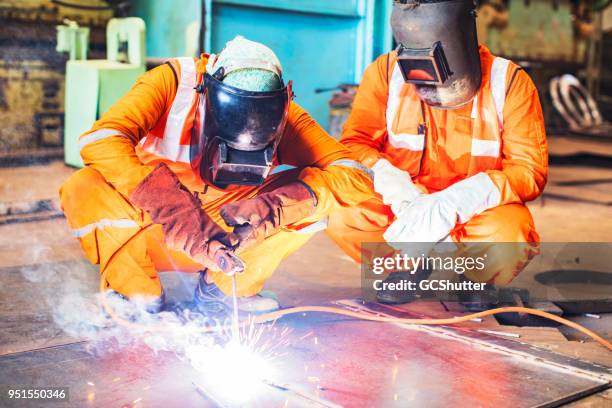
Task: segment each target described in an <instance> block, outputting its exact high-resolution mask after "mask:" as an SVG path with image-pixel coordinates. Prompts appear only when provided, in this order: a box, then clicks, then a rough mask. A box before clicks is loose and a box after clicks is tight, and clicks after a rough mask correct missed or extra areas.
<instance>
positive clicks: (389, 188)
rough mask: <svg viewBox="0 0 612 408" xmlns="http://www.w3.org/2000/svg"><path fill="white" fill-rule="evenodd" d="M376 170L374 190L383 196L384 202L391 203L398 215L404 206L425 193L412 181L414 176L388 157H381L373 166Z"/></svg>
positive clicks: (374, 170)
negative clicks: (395, 164)
mask: <svg viewBox="0 0 612 408" xmlns="http://www.w3.org/2000/svg"><path fill="white" fill-rule="evenodd" d="M372 171H373V172H374V191H376V192H377V193H378V194H380V195H381V196H382V199H383V203H385V204H387V205H390V206H391V210H392V211H393V213H394V214H395V215H397V214H398V213H399V212H400V211H401V209H402V208H403V207H406V206H407V205H408V204H409V203H411V202H412V201H414V199H415V198H417V197H419V196H421V195H423V192H422V191H421V190H419V188H418V187H417V186H415V185H414V183H413V182H412V177H410V174H409V173H408V172H407V171H403V170H400V169H398V168H397V167H395V166H394V165H392V164H391V163H389V161H388V160H387V159H380V160H378V161H377V162H376V164H374V166H372Z"/></svg>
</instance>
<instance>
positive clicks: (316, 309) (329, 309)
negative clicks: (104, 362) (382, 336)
mask: <svg viewBox="0 0 612 408" xmlns="http://www.w3.org/2000/svg"><path fill="white" fill-rule="evenodd" d="M153 225H154V224H148V225H146V226H145V227H143V228H142V229H141V230H140V231H138V232H137V233H136V234H134V235H133V236H132V237H130V238H129V239H128V240H127V241H126V242H125V243H124V244H123V245H122V246H121V247H119V248H118V249H117V250H116V251H115V252H114V253H113V254H112V255H111V256H110V258H109V259H108V262H106V267H105V268H104V270H103V271H102V273H101V275H100V292H101V293H102V305H103V307H104V310H105V311H106V313H108V314H109V316H111V318H112V319H113V320H114V321H116V322H117V324H119V325H121V326H125V327H128V328H133V329H140V330H145V331H158V332H161V331H174V330H175V328H174V327H153V326H150V325H143V324H138V323H134V322H130V321H128V320H125V319H123V318H122V317H121V316H118V315H117V314H116V313H115V311H114V310H113V309H112V308H111V307H110V305H109V304H108V302H107V299H106V296H104V292H105V291H106V275H107V273H108V266H109V265H110V264H111V262H113V260H114V258H115V256H116V255H117V254H119V253H120V252H121V251H122V250H123V249H124V248H125V247H126V246H127V244H129V243H130V242H131V241H132V240H133V239H134V238H136V237H137V236H139V235H140V234H141V233H144V232H145V231H147V230H149V229H150V228H151V227H153ZM299 313H331V314H336V315H342V316H347V317H354V318H356V319H361V320H369V321H373V322H383V323H398V324H420V325H450V324H457V323H462V322H466V321H469V320H472V319H476V318H479V317H485V316H491V315H495V314H499V313H527V314H531V315H535V316H540V317H544V318H546V319H549V320H553V321H555V322H557V323H561V324H564V325H566V326H568V327H571V328H572V329H574V330H577V331H579V332H581V333H583V334H585V335H587V336H589V337H590V338H592V339H593V340H595V341H596V342H598V343H599V344H601V345H602V346H604V347H605V348H607V349H608V350H609V351H612V344H611V343H610V342H609V341H608V340H606V339H604V338H603V337H601V336H599V335H598V334H597V333H595V332H593V331H591V330H589V329H587V328H586V327H584V326H582V325H580V324H578V323H575V322H572V321H571V320H567V319H564V318H563V317H559V316H556V315H554V314H552V313H548V312H543V311H541V310H537V309H531V308H528V307H519V306H509V307H498V308H496V309H489V310H485V311H482V312H478V313H471V314H467V315H464V316H457V317H452V318H448V319H406V318H401V317H387V316H376V315H371V314H369V313H360V312H354V311H352V310H346V309H342V308H339V307H333V306H298V307H291V308H287V309H281V310H277V311H275V312H270V313H265V314H262V315H259V316H255V318H254V319H253V320H249V319H247V320H243V321H242V322H240V325H241V326H242V327H244V326H247V325H248V324H250V323H255V324H263V323H267V322H272V321H275V320H278V319H279V318H281V317H283V316H287V315H291V314H299ZM225 330H226V328H225V327H223V326H213V327H203V328H202V332H203V333H210V332H219V331H225Z"/></svg>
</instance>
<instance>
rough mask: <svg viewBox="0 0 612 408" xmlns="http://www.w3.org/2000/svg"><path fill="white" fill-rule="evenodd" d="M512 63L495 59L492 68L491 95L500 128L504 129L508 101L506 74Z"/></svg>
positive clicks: (503, 59)
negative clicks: (505, 104)
mask: <svg viewBox="0 0 612 408" xmlns="http://www.w3.org/2000/svg"><path fill="white" fill-rule="evenodd" d="M509 63H510V61H509V60H507V59H505V58H501V57H495V59H494V60H493V65H492V66H491V93H492V94H493V100H494V101H495V110H497V118H498V119H499V128H500V129H503V127H504V103H505V101H506V74H507V73H508V65H509Z"/></svg>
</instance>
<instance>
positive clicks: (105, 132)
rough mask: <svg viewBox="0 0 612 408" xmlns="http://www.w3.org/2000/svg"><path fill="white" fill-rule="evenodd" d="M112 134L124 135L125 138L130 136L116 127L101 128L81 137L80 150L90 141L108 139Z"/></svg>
mask: <svg viewBox="0 0 612 408" xmlns="http://www.w3.org/2000/svg"><path fill="white" fill-rule="evenodd" d="M112 136H123V137H125V138H128V136H127V135H126V134H125V133H123V132H120V131H118V130H116V129H99V130H96V131H95V132H91V133H89V134H87V135H85V136H83V137H82V138H80V139H79V145H78V146H79V151H81V150H83V148H84V147H85V146H87V145H88V144H90V143H93V142H97V141H98V140H102V139H106V138H107V137H112ZM128 139H129V138H128Z"/></svg>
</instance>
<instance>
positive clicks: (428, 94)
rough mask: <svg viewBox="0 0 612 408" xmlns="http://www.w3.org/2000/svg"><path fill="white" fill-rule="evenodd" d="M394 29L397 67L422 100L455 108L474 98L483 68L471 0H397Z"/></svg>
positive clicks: (442, 106) (392, 18)
mask: <svg viewBox="0 0 612 408" xmlns="http://www.w3.org/2000/svg"><path fill="white" fill-rule="evenodd" d="M391 29H392V31H393V36H394V37H395V40H396V42H397V43H398V47H397V55H398V61H397V64H398V68H399V69H400V71H401V73H402V76H403V77H404V81H406V82H408V83H412V84H414V85H415V87H416V90H417V93H418V94H419V97H420V98H421V100H423V102H425V103H426V104H428V105H430V106H435V107H441V108H451V109H452V108H456V107H459V106H462V105H464V104H466V103H468V102H470V101H471V100H472V99H473V98H474V96H475V95H476V93H477V92H478V90H479V88H480V83H481V81H482V72H481V68H480V55H479V52H478V39H477V36H476V10H475V5H474V1H473V0H394V2H393V12H392V14H391Z"/></svg>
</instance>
